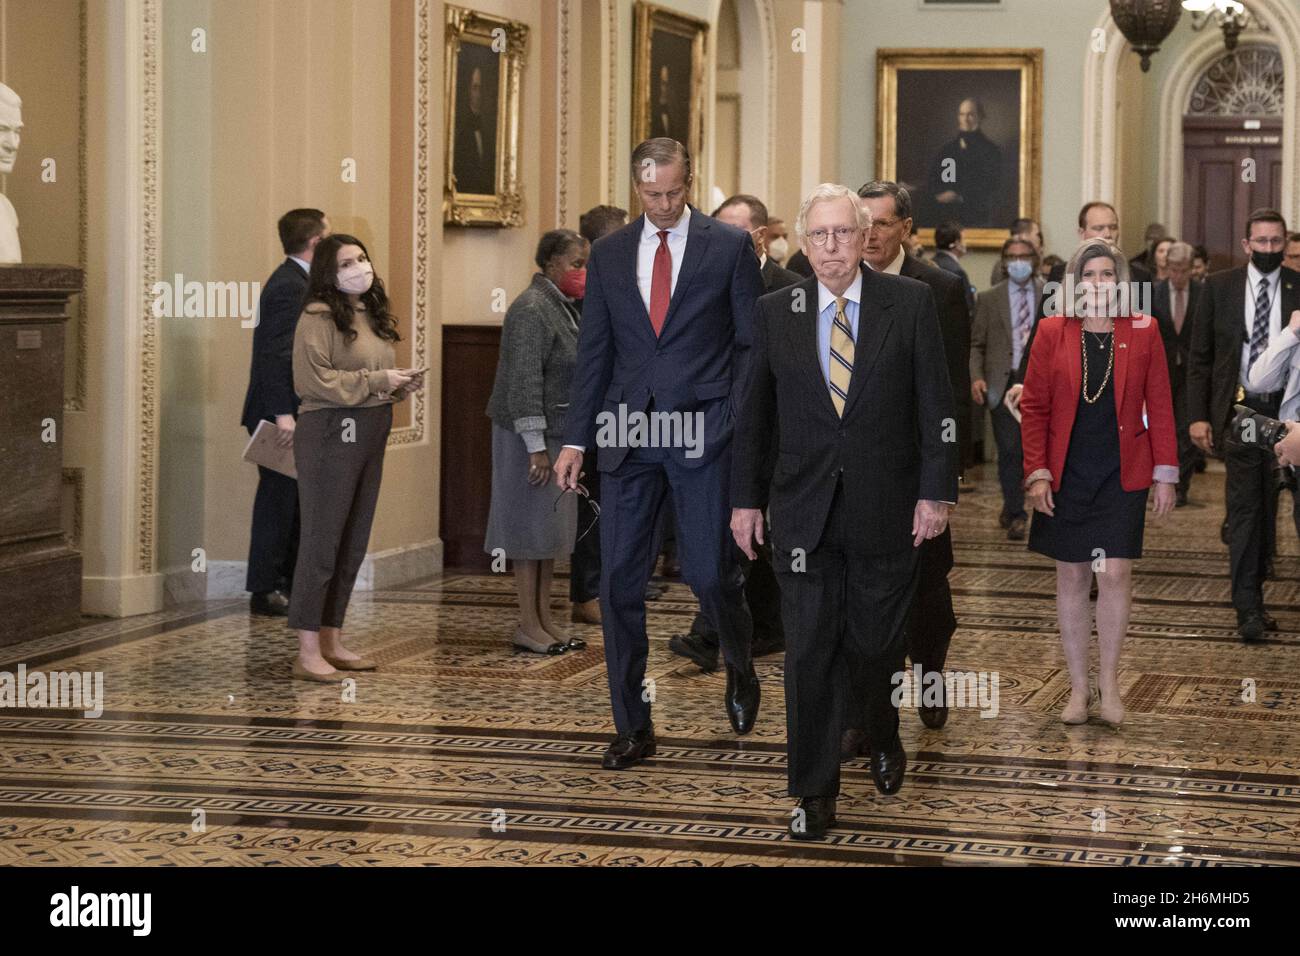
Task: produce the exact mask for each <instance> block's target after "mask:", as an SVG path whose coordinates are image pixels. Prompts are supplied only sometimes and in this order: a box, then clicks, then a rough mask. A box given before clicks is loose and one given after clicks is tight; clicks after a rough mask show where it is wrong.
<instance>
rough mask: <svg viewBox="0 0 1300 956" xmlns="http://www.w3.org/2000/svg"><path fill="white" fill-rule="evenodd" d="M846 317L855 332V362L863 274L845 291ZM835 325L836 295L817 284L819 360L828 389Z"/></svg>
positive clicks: (855, 359)
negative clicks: (832, 337) (832, 335)
mask: <svg viewBox="0 0 1300 956" xmlns="http://www.w3.org/2000/svg"><path fill="white" fill-rule="evenodd" d="M843 297H844V299H845V300H847V301H845V303H844V317H845V318H846V319H848V320H849V328H850V329H852V330H853V344H854V346H855V348H854V352H855V356H854V361H855V362H856V361H857V357H856V351H857V349H856V346H857V342H858V303H859V302H860V301H861V299H862V273H861V272H859V273H858V277H857V278H856V279H854V280H853V285H851V286H849V287H848V288H847V289H845V290H844V296H843ZM834 324H835V293H833V292H831V290H830V289H828V288H826V286H824V285H822V284H821V283H820V282H818V283H817V360H818V361H819V362H821V365H822V378H824V379H825V380H826V387H827V388H830V387H831V327H832V326H833V325H834Z"/></svg>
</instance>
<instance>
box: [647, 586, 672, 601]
mask: <svg viewBox="0 0 1300 956" xmlns="http://www.w3.org/2000/svg"><path fill="white" fill-rule="evenodd" d="M667 590H668V589H667V588H666V587H664V586H663V585H662V584H654V583H650V584H647V585H646V586H645V599H646V600H647V601H657V600H659V599H660V598H661V597H663V596H664V592H665V591H667Z"/></svg>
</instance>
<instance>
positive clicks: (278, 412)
mask: <svg viewBox="0 0 1300 956" xmlns="http://www.w3.org/2000/svg"><path fill="white" fill-rule="evenodd" d="M278 228H279V232H280V245H281V246H282V247H283V248H284V254H285V260H284V262H282V263H280V265H279V267H278V268H277V269H276V270H275V271H274V272H272V273H271V278H269V279H268V280H267V281H266V285H264V286H263V287H262V297H261V299H260V300H259V301H258V304H257V327H256V328H255V329H254V331H253V360H252V365H251V368H250V370H249V374H248V392H247V394H246V395H245V396H244V414H243V415H242V416H241V418H240V424H242V425H243V426H244V427H245V428H246V429H248V433H249V434H250V435H251V434H252V433H253V432H255V431H256V430H257V426H258V424H259V423H260V422H262V421H269V422H274V423H275V429H276V441H277V442H279V444H280V445H282V446H284V447H286V448H288V447H291V446H292V445H293V430H294V425H295V423H296V421H297V416H298V396H297V395H295V394H294V392H293V333H294V330H295V329H296V328H297V326H298V316H299V315H300V314H301V313H302V297H303V295H304V293H306V291H307V274H308V273H309V272H310V271H311V260H312V255H313V254H314V252H315V251H316V246H317V244H319V243H320V241H321V240H322V239H324V238H325V237H326V236H328V235H329V234H330V224H329V220H328V219H326V218H325V214H324V213H323V212H321V211H320V210H319V209H292V210H290V211H289V212H287V213H285V214H284V215H283V216H281V217H280V222H279V224H278ZM257 471H258V479H257V497H256V498H254V499H253V530H252V533H251V534H250V535H249V543H248V577H247V580H246V582H245V585H244V586H245V588H247V589H248V591H250V592H251V593H252V597H251V598H250V599H249V608H250V610H251V611H252V612H253V613H254V614H263V615H268V616H271V617H288V615H289V592H290V591H291V590H292V589H293V567H294V564H295V562H296V560H297V556H298V482H296V481H294V480H293V479H292V478H289V477H287V476H286V475H282V474H280V473H279V472H278V471H272V470H271V469H270V468H263V467H261V466H260V465H259V466H258V468H257Z"/></svg>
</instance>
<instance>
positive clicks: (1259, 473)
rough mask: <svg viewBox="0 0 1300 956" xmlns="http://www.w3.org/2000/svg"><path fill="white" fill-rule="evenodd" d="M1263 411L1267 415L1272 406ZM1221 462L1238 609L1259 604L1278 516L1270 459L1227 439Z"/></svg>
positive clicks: (1234, 599)
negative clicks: (1225, 474)
mask: <svg viewBox="0 0 1300 956" xmlns="http://www.w3.org/2000/svg"><path fill="white" fill-rule="evenodd" d="M1263 414H1266V415H1272V414H1273V411H1266V412H1263ZM1223 464H1224V468H1225V470H1226V471H1227V502H1228V564H1229V569H1230V572H1231V577H1232V605H1233V607H1235V608H1236V609H1237V611H1238V612H1245V611H1258V610H1263V607H1264V566H1265V564H1266V563H1267V561H1268V557H1269V551H1270V548H1271V545H1272V541H1273V537H1274V534H1275V529H1274V526H1275V524H1276V522H1277V494H1276V493H1275V491H1274V487H1275V482H1274V478H1273V459H1272V456H1270V455H1267V454H1264V453H1263V452H1262V451H1260V449H1259V448H1257V447H1242V446H1241V445H1238V444H1236V443H1234V442H1226V443H1225V444H1224V455H1223Z"/></svg>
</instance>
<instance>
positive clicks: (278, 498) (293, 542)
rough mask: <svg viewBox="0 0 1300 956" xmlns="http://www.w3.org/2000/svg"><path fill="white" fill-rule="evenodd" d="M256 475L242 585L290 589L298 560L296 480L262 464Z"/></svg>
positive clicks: (259, 590) (257, 590)
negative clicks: (246, 570)
mask: <svg viewBox="0 0 1300 956" xmlns="http://www.w3.org/2000/svg"><path fill="white" fill-rule="evenodd" d="M257 475H258V478H257V496H256V497H255V498H254V499H253V530H252V534H251V535H250V537H249V542H248V577H247V579H246V581H245V582H244V589H245V590H247V591H252V592H253V593H254V594H265V593H266V592H268V591H281V590H282V591H284V592H285V593H286V594H287V593H292V591H293V569H294V565H296V564H297V563H298V531H299V522H298V482H296V481H294V480H293V479H292V478H290V477H289V476H288V475H282V474H280V473H279V472H278V471H272V470H271V469H270V468H263V467H262V466H261V465H258V466H257Z"/></svg>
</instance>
